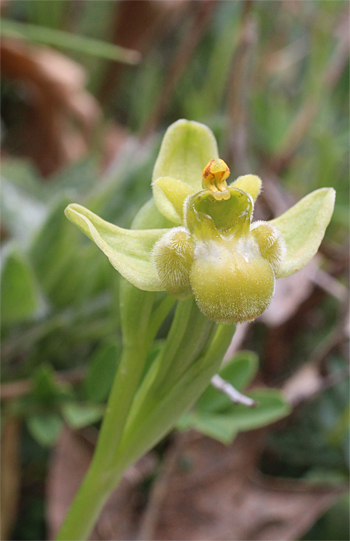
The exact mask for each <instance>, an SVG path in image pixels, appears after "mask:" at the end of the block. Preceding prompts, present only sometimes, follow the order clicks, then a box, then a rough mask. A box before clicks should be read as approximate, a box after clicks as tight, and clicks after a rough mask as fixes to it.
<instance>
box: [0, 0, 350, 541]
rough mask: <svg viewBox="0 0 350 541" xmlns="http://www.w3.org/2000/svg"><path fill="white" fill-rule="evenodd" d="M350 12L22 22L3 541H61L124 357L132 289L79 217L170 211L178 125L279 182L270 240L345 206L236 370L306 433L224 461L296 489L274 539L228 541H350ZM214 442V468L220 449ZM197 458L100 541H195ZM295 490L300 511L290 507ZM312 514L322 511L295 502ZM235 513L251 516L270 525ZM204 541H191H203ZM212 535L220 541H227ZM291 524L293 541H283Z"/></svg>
mask: <svg viewBox="0 0 350 541" xmlns="http://www.w3.org/2000/svg"><path fill="white" fill-rule="evenodd" d="M348 9H349V4H348V2H346V1H345V0H344V1H342V0H314V1H313V0H306V1H299V0H288V1H272V0H267V1H255V2H254V1H249V0H248V1H243V0H242V1H241V0H231V1H221V0H217V1H216V0H197V1H190V0H165V1H162V2H161V1H154V0H142V1H138V0H136V1H131V0H119V1H112V0H110V1H104V0H90V1H84V0H79V1H78V0H12V1H11V0H8V1H2V2H1V13H2V21H1V25H2V37H1V58H2V65H1V82H2V84H1V124H2V139H1V152H2V198H1V211H2V212H1V238H2V271H1V284H2V286H1V287H2V314H1V315H2V326H1V329H2V384H1V398H2V417H3V423H2V456H1V465H2V479H1V495H2V499H1V511H2V535H1V538H2V539H33V540H35V539H36V540H38V539H47V538H49V537H50V536H51V535H52V533H53V532H54V531H55V530H56V529H57V523H58V522H59V521H60V520H61V519H62V508H61V507H62V505H63V504H62V502H65V504H64V505H66V506H67V505H68V503H69V501H70V499H71V497H72V494H71V492H73V493H74V490H76V483H78V484H79V482H80V479H81V476H82V475H83V472H82V473H81V474H79V475H80V477H79V475H78V480H77V481H76V480H75V479H74V482H73V478H74V475H75V472H74V470H75V469H76V470H78V469H79V467H78V466H79V464H82V463H84V460H86V456H89V453H90V452H91V449H90V447H91V446H92V445H93V443H94V441H96V434H97V430H98V426H99V421H100V419H101V416H102V415H103V410H104V405H105V403H106V399H107V396H108V392H109V389H110V385H111V382H112V379H113V375H114V373H115V370H116V368H117V365H118V358H119V355H120V351H121V337H120V330H119V311H118V275H117V273H116V271H114V269H113V268H112V267H111V266H110V264H109V263H108V261H107V259H106V258H105V257H104V256H103V254H102V253H100V252H99V251H98V249H97V248H96V247H95V246H94V245H93V243H90V242H89V241H88V240H86V239H85V238H84V237H83V235H82V234H81V233H80V232H79V231H78V230H77V229H76V228H74V227H73V226H72V225H71V224H70V223H69V222H68V221H67V220H66V219H65V217H64V215H63V210H64V208H65V206H66V205H67V204H68V203H70V202H78V203H81V204H84V205H85V206H87V207H88V208H90V209H91V210H93V211H94V212H96V213H98V214H99V215H101V216H102V217H103V218H104V219H106V220H108V221H112V222H114V223H118V225H121V226H124V227H127V226H129V225H130V223H131V221H132V219H133V217H134V216H135V214H136V212H137V210H138V209H139V208H140V207H141V206H142V204H144V203H145V202H146V201H147V200H148V199H149V197H150V195H151V192H150V179H151V174H152V167H153V164H154V161H155V158H156V156H157V152H158V150H159V145H160V141H161V138H162V135H163V133H164V131H165V129H166V127H167V126H168V125H169V124H170V123H171V122H173V121H175V120H177V119H179V118H188V119H190V120H196V121H199V122H203V123H205V124H207V125H208V126H209V127H210V128H211V129H212V130H213V131H214V133H215V135H216V137H217V139H218V143H219V150H220V155H221V157H222V158H223V159H225V160H226V161H227V163H228V165H229V167H230V169H231V174H232V177H231V178H232V179H233V178H234V177H237V176H239V175H242V174H245V173H248V172H251V173H255V174H258V175H259V176H261V178H262V179H263V183H264V190H263V192H262V195H261V196H260V198H259V203H258V205H257V208H256V214H255V218H256V219H271V218H272V217H274V216H276V215H279V214H281V213H282V212H284V211H285V210H286V209H287V208H289V206H291V205H292V204H293V203H294V202H295V201H297V200H299V199H300V198H301V197H303V196H304V195H306V194H307V193H309V192H310V191H312V190H315V189H317V188H321V187H324V186H333V187H334V188H335V189H336V191H337V200H336V206H335V212H334V216H333V219H332V222H331V224H330V226H329V228H328V230H327V234H326V238H325V240H324V242H323V244H322V246H321V249H320V254H319V255H318V256H317V258H315V259H314V260H313V261H312V262H311V263H310V264H309V265H308V266H307V267H306V269H305V270H304V271H301V272H300V273H298V274H296V275H295V276H294V277H293V279H289V280H290V281H289V282H286V283H284V281H283V280H280V281H279V284H280V285H279V286H278V288H277V290H276V296H275V299H274V301H273V303H272V306H271V307H270V308H269V310H268V311H267V312H266V314H264V315H263V316H261V317H260V318H258V320H257V321H256V322H254V324H250V325H249V326H248V325H241V326H239V329H238V332H237V334H236V338H235V339H234V343H233V344H232V347H231V350H230V355H231V356H232V355H234V354H236V352H237V350H238V349H240V350H241V349H244V350H249V351H250V352H253V353H246V354H245V355H246V357H247V358H249V359H251V358H252V356H254V355H255V356H256V355H258V358H259V363H260V369H259V371H258V373H257V375H256V376H255V379H254V382H253V387H254V386H267V387H269V386H274V387H279V388H281V389H282V390H283V392H284V393H285V394H286V396H287V397H288V398H289V400H290V401H291V403H292V405H293V411H292V414H291V415H289V416H288V417H287V418H286V419H285V420H284V421H281V422H279V423H276V424H275V425H272V426H270V427H268V429H264V430H260V431H258V432H257V431H255V432H248V433H247V434H246V435H245V437H246V438H248V439H246V440H242V439H239V438H237V440H235V442H234V443H233V445H231V446H228V447H225V448H224V447H223V445H222V444H221V443H220V444H216V445H218V446H219V447H218V451H217V452H218V455H216V454H215V453H214V454H213V455H212V456H211V460H212V461H213V464H214V465H215V464H216V461H217V460H218V459H217V458H216V457H217V456H219V455H220V457H221V455H222V454H223V453H228V454H229V455H228V456H236V454H237V453H238V455H239V449H240V448H242V446H243V448H244V446H245V445H247V446H248V447H247V448H248V449H251V448H252V447H254V449H256V452H255V453H254V456H252V457H250V462H249V464H250V466H249V468H250V469H249V471H248V470H247V472H248V473H249V475H251V471H252V470H251V468H252V467H253V466H254V472H255V474H257V472H259V475H260V476H263V477H261V479H265V481H266V479H269V480H270V481H271V479H275V478H276V479H279V478H287V479H288V480H289V481H288V482H289V484H288V486H284V488H283V489H282V488H280V489H278V490H280V492H278V490H277V489H276V492H275V493H274V494H275V503H273V501H272V502H271V503H270V504H269V505H270V507H269V509H268V512H269V513H270V515H269V517H263V518H261V520H262V523H261V524H260V525H259V524H258V523H257V524H255V533H252V531H250V533H249V531H247V530H244V528H243V526H242V530H241V531H239V532H233V530H230V517H221V518H220V521H219V522H220V525H221V526H220V527H221V528H222V524H224V523H225V524H226V528H227V530H226V535H227V537H221V538H227V539H251V540H254V539H266V538H268V539H299V538H303V539H310V540H326V539H327V540H342V539H348V535H349V533H348V528H349V526H348V497H347V495H346V492H347V491H346V487H347V483H348V471H349V470H348V468H349V406H348V396H349V389H348V368H347V359H348V340H349V318H348V313H347V309H348V289H347V287H348V280H347V276H348V251H349V250H348V234H349V227H348V226H349V223H348V222H349V204H348V197H349V159H348V151H349V62H348V60H349V13H348ZM167 325H169V322H167V323H166V324H165V326H164V328H163V331H162V332H163V335H160V336H159V337H158V338H159V340H161V339H162V336H164V335H165V333H166V329H167ZM155 347H156V346H155ZM152 354H153V355H154V354H155V351H153V353H152ZM67 427H69V428H67ZM253 427H254V426H253V425H251V426H250V425H249V423H248V425H247V428H246V429H248V428H253ZM197 428H199V429H200V427H197ZM231 428H232V427H231ZM202 432H204V433H205V434H208V433H209V434H210V433H212V431H211V427H209V428H208V427H206V428H205V429H203V430H202ZM230 433H232V434H231V435H232V438H233V433H234V430H231V432H230ZM191 434H192V439H193V434H194V432H193V431H192V432H191ZM74 438H75V439H74ZM198 438H199V442H202V444H201V445H202V447H200V451H198V449H197V451H196V452H197V453H199V452H200V453H202V454H203V453H205V452H206V451H205V450H206V448H207V447H206V446H208V445H209V444H208V440H207V439H205V438H204V437H202V436H201V437H199V436H198V434H197V439H198ZM200 438H202V439H200ZM232 438H231V439H232ZM249 438H250V439H249ZM217 439H219V440H221V441H224V440H225V438H224V436H223V435H222V437H220V434H219V437H218V438H217ZM194 440H195V441H196V442H197V440H196V438H195V437H194ZM179 442H180V443H179ZM191 442H192V440H191ZM180 444H181V445H180ZM191 445H193V442H192V443H188V440H185V443H184V440H183V437H182V436H179V433H178V432H177V431H175V432H174V433H173V434H172V435H170V436H169V437H168V438H166V440H165V441H164V442H162V443H161V444H160V445H159V446H158V447H157V449H156V450H155V451H154V452H153V453H152V454H151V455H150V457H151V459H152V460H150V462H149V463H147V464H146V465H145V466H144V468H142V467H140V468H139V470H138V473H137V476H136V481H135V476H134V478H133V479H134V481H133V483H132V490H133V493H132V494H133V497H132V498H127V500H128V502H126V501H124V503H123V506H124V507H123V506H120V505H119V504H117V503H115V507H114V508H113V509H112V511H111V510H110V511H109V512H110V515H109V522H108V520H107V519H108V516H107V518H106V519H105V522H104V523H102V525H101V524H100V528H99V529H97V530H96V531H95V534H94V536H95V537H94V539H112V538H113V539H126V538H130V539H131V538H136V536H137V535H139V538H140V539H158V538H163V539H168V538H169V539H179V538H180V537H176V535H179V532H178V531H177V530H176V529H175V530H174V524H173V522H174V520H175V519H173V521H172V520H171V516H173V517H176V514H174V513H173V515H171V512H170V511H171V510H173V511H174V508H175V507H176V506H179V505H180V503H181V502H180V503H179V501H176V492H175V495H173V500H174V499H175V501H173V500H172V501H168V499H167V496H166V495H165V494H166V493H167V491H168V492H171V490H170V488H169V487H170V486H172V485H171V476H172V475H174V471H173V470H174V467H175V466H174V456H176V457H177V459H178V460H177V462H178V463H180V465H182V466H181V468H182V470H183V472H185V473H186V472H187V470H188V469H191V468H190V466H189V461H188V460H187V459H188V456H190V455H191V452H190V451H191ZM79 446H80V447H79ZM89 446H90V447H89ZM186 446H187V447H186ZM188 446H189V447H188ZM223 449H225V450H223ZM186 450H187V451H186ZM186 452H187V454H186ZM230 453H231V454H230ZM235 453H236V454H235ZM202 454H201V459H202V460H203V456H202ZM243 454H244V453H243ZM73 455H74V457H75V460H76V462H75V468H74V467H73V468H72V464H71V463H69V464H67V460H68V461H69V458H70V459H72V457H73ZM67 457H68V459H67ZM150 457H149V458H150ZM207 459H208V457H206V460H207ZM198 460H199V459H198ZM237 460H238V459H237ZM226 462H227V461H226ZM226 462H225V463H226ZM205 464H207V463H205ZM213 464H212V465H213ZM176 467H180V466H179V465H178V464H177V466H176ZM245 467H246V466H244V467H243V465H242V464H241V463H239V465H238V470H239V471H241V470H242V469H244V468H245ZM69 468H71V469H69ZM181 468H180V469H181ZM83 469H84V468H83ZM204 469H205V467H204ZM182 470H181V471H182ZM230 471H231V470H230ZM244 471H246V470H244ZM183 472H182V474H183V475H185V473H183ZM247 472H246V473H247ZM214 473H215V472H214ZM231 473H232V472H231ZM248 473H247V476H248ZM187 474H188V472H187ZM188 475H191V473H189V474H188ZM214 477H215V475H214ZM219 477H220V476H219V475H218V478H217V479H216V478H215V483H219ZM60 479H64V480H65V481H64V483H63V482H61V483H60ZM169 479H170V481H169ZM234 479H235V477H233V481H232V483H233V484H234ZM265 481H264V482H265ZM270 481H269V482H270ZM212 482H214V481H213V480H211V481H210V483H212ZM276 482H277V481H276ZM70 483H71V484H72V487H71V486H70ZM74 483H75V484H74ZM169 483H170V485H169ZM296 483H297V484H296ZM259 486H260V489H259V490H261V491H262V490H263V489H262V488H261V487H262V486H263V481H261V484H260V485H259ZM271 486H272V485H271ZM271 486H270V485H269V488H267V486H265V489H264V490H265V491H266V492H263V494H260V496H259V497H260V500H259V497H258V495H257V494H258V489H256V490H255V491H253V492H252V489H251V488H250V490H251V493H252V494H253V495H251V497H253V496H254V498H257V501H258V502H260V504H261V506H262V507H264V505H265V504H264V502H265V501H267V500H266V497H267V496H266V494H267V493H268V494H269V495H271V491H272V490H275V489H272V488H271ZM74 487H75V488H74ZM157 487H158V489H159V487H161V488H160V489H159V490H157ZM164 487H165V488H164ZM165 489H167V490H165ZM121 490H124V489H123V487H122V489H121ZM128 490H129V491H130V487H129V488H128ZM162 490H163V492H162ZM203 490H204V489H203ZM207 490H208V488H207ZM281 491H282V492H283V495H284V496H283V497H284V498H286V501H285V507H284V509H289V511H288V512H287V511H286V512H284V511H283V509H282V508H281V509H280V508H279V507H278V505H277V502H278V500H279V499H280V498H279V496H278V494H281ZM124 492H125V491H124ZM159 493H161V494H162V495H161V496H159ZM209 493H210V491H209ZM224 493H225V488H224V487H222V486H221V487H220V494H221V495H222V494H224ZM296 493H298V494H299V495H300V494H302V495H303V498H306V496H307V497H308V498H309V499H304V500H300V501H299V500H298V502H297V503H296V501H294V499H293V498H295V494H296ZM127 494H128V495H130V494H129V492H127ZM179 494H180V492H179ZM124 496H125V494H124ZM202 496H203V495H202ZM289 497H290V500H289V499H288V498H289ZM196 498H197V499H198V498H199V496H198V494H197V496H196ZM124 499H125V498H124ZM213 499H214V500H215V498H213ZM67 501H68V503H66V502H67ZM64 505H63V508H64ZM118 505H119V507H118ZM215 505H216V506H217V505H218V503H217V502H215V501H212V502H211V503H210V506H211V507H210V511H211V512H212V513H213V516H215V513H217V512H218V510H217V509H216V507H215ZM230 505H231V507H228V509H229V515H230V516H235V513H237V512H239V513H243V514H244V512H246V513H247V516H248V517H249V516H250V515H249V513H250V514H251V511H249V509H247V510H246V511H244V509H243V510H242V508H239V507H238V506H236V507H237V509H236V507H235V505H233V508H232V504H230ZM266 505H267V504H266ZM60 506H61V507H60ZM130 506H131V507H130ZM174 506H175V507H174ZM293 506H294V507H293ZM131 508H132V509H131ZM164 509H165V510H168V514H169V513H170V514H169V516H170V518H169V517H168V519H167V520H168V523H166V524H165V522H166V518H162V520H160V516H161V515H162V513H161V511H162V510H163V511H164ZM169 509H170V511H169ZM155 510H156V511H155ZM291 510H292V511H291ZM107 511H108V510H107ZM111 513H112V516H116V517H117V518H118V517H119V519H120V517H122V520H124V522H125V524H127V525H128V527H129V530H127V529H126V530H124V531H121V530H120V529H118V528H120V525H119V526H117V525H116V524H115V522H113V520H112V519H111ZM118 513H119V514H118ZM286 513H287V515H288V513H289V515H290V516H289V515H288V517H289V518H288V517H287V518H286ZM163 514H164V513H163ZM165 515H166V513H165ZM130 516H132V517H133V518H132V521H131V519H130ZM150 516H151V519H150ZM254 516H255V515H254ZM127 517H129V518H127ZM135 517H136V518H135ZM155 517H156V518H155ZM180 517H181V515H180ZM192 519H193V517H192ZM152 520H153V522H152ZM177 520H180V518H178V519H177ZM203 520H204V519H203ZM207 520H209V519H207ZM225 520H227V523H226V522H225ZM251 520H252V521H253V522H254V521H255V519H254V520H253V519H251ZM128 521H129V522H130V521H131V522H130V524H129V522H128ZM135 521H136V522H137V521H138V526H137V527H136V526H135ZM204 521H205V520H204ZM269 521H270V522H269ZM117 522H118V521H117ZM119 522H120V520H119ZM192 522H193V520H192ZM192 522H191V520H190V519H189V518H188V517H187V518H186V524H187V528H188V529H187V530H186V528H184V530H183V532H182V533H181V535H182V537H181V539H191V538H194V537H191V531H192V530H191V524H192ZM214 522H215V521H214ZM248 522H249V520H248ZM107 523H108V524H109V526H108V527H107V526H106V524H107ZM212 523H213V521H212V522H211V526H210V528H209V527H208V530H205V538H206V539H214V538H218V537H217V536H218V535H219V534H218V531H219V532H221V534H220V535H222V536H223V535H224V534H222V531H223V530H220V528H219V530H218V531H217V530H215V529H214V530H215V531H214V530H213V528H212ZM270 523H273V524H277V526H276V528H277V530H274V532H275V533H271V532H272V530H269V529H267V530H266V531H267V532H268V533H266V532H265V533H264V527H265V528H267V527H268V526H267V524H270ZM150 524H151V526H150ZM164 524H165V525H164ZM270 526H271V524H270ZM270 526H269V527H270ZM192 527H193V524H192ZM108 528H109V529H108ZM125 528H126V526H125ZM162 528H163V529H162ZM137 532H138V533H137ZM140 532H141V533H143V534H144V535H143V536H142V535H141V534H140ZM145 532H146V533H145ZM164 532H165V533H164ZM174 532H176V535H175V533H174ZM227 532H229V533H227ZM262 532H263V533H262ZM276 532H277V533H276ZM161 535H163V537H161ZM264 535H265V537H264ZM269 535H270V536H269ZM266 536H267V537H266Z"/></svg>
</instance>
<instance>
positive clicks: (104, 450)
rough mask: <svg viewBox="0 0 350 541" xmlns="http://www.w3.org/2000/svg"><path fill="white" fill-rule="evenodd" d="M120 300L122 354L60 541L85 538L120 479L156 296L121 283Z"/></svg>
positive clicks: (148, 342)
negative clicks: (120, 456)
mask: <svg viewBox="0 0 350 541" xmlns="http://www.w3.org/2000/svg"><path fill="white" fill-rule="evenodd" d="M120 297H121V298H120V302H121V305H122V307H123V309H122V310H121V313H122V328H123V346H124V347H123V354H122V358H121V361H120V365H119V369H118V371H117V374H116V377H115V379H114V383H113V386H112V390H111V393H110V396H109V400H108V404H107V408H106V413H105V417H104V420H103V423H102V426H101V430H100V436H99V440H98V443H97V447H96V450H95V453H94V457H93V460H92V463H91V465H90V468H89V471H88V474H87V476H86V478H85V479H84V481H83V483H82V485H81V487H80V489H79V491H78V493H77V495H76V497H75V500H74V501H73V504H72V507H71V509H70V510H69V513H68V514H67V517H66V519H65V521H64V524H63V526H62V528H61V530H60V532H59V535H58V539H60V540H67V541H68V540H79V539H85V538H86V536H87V535H88V534H89V532H90V530H91V528H92V527H93V525H94V523H95V521H96V518H97V517H98V515H99V512H100V510H101V509H102V507H103V504H104V503H105V501H106V499H107V498H108V496H109V494H110V492H111V491H112V490H113V488H114V487H115V486H116V485H117V483H118V481H119V478H120V475H119V473H118V472H117V471H116V468H115V464H114V462H115V457H116V454H117V450H118V446H119V443H120V440H121V437H122V435H123V430H124V426H125V423H126V420H127V418H128V414H129V411H130V408H131V406H132V402H133V399H134V396H135V393H136V391H137V388H138V386H139V384H140V380H141V377H142V373H143V370H144V365H145V362H146V358H147V353H148V349H149V346H150V340H149V336H148V332H147V331H148V325H149V320H150V316H151V310H152V306H153V302H154V297H155V294H153V293H148V292H144V291H140V290H138V289H136V288H135V287H133V286H132V285H131V284H129V283H128V282H126V281H123V283H122V284H121V296H120ZM84 505H86V508H87V511H86V512H85V511H84ZM81 522H84V525H81V524H80V523H81Z"/></svg>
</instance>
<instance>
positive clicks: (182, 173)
mask: <svg viewBox="0 0 350 541" xmlns="http://www.w3.org/2000/svg"><path fill="white" fill-rule="evenodd" d="M218 157H219V155H218V149H217V144H216V140H215V137H214V135H213V133H212V131H211V130H210V129H209V128H207V126H204V124H200V123H199V122H191V121H189V120H178V121H177V122H175V123H174V124H172V125H171V126H170V127H169V128H168V129H167V131H166V133H165V136H164V139H163V142H162V145H161V147H160V152H159V155H158V158H157V161H156V164H155V166H154V170H153V177H152V180H153V181H155V180H157V179H158V178H160V177H171V178H175V179H177V180H181V181H182V182H184V183H185V184H188V186H190V187H191V188H193V189H194V190H195V191H199V190H201V189H202V172H203V169H204V167H205V166H206V165H207V163H208V161H209V160H211V159H216V158H218Z"/></svg>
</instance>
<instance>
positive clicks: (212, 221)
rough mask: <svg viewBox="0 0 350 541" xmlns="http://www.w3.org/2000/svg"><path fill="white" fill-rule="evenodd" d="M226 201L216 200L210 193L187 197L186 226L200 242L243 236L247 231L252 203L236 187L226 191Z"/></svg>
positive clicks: (204, 192) (206, 191) (207, 191)
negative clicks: (207, 239)
mask: <svg viewBox="0 0 350 541" xmlns="http://www.w3.org/2000/svg"><path fill="white" fill-rule="evenodd" d="M228 192H229V195H230V197H229V199H217V198H216V197H215V194H213V193H212V192H211V191H209V190H202V191H201V192H198V193H196V194H194V195H193V196H189V197H188V198H187V200H186V202H185V212H184V215H185V224H186V227H187V228H188V229H189V230H190V231H191V233H194V234H195V235H199V236H200V237H201V238H202V239H204V238H206V237H208V238H218V237H220V236H221V235H225V236H226V235H228V234H229V235H232V234H234V235H236V234H237V235H243V234H245V233H247V232H248V231H249V228H250V220H251V216H252V213H253V207H254V205H253V201H252V198H251V196H250V195H249V194H247V193H246V192H244V191H243V190H240V189H239V188H235V187H230V188H228Z"/></svg>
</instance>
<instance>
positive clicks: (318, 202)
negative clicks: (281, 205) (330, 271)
mask: <svg viewBox="0 0 350 541" xmlns="http://www.w3.org/2000/svg"><path fill="white" fill-rule="evenodd" d="M334 200H335V191H334V189H333V188H321V189H320V190H316V191H314V192H312V193H310V194H309V195H307V196H306V197H304V198H303V199H302V200H301V201H299V203H297V204H296V205H294V206H293V207H292V208H290V209H289V210H287V212H285V213H284V214H282V216H280V217H279V218H276V219H275V220H272V221H271V222H268V223H270V224H271V225H274V226H275V227H277V229H278V230H279V231H280V232H281V234H282V236H283V238H284V241H285V243H286V249H287V251H286V255H285V258H284V260H283V261H282V264H281V268H280V269H279V272H278V274H277V278H283V277H284V276H290V275H291V274H294V273H295V272H297V271H299V270H300V269H302V268H303V267H305V265H306V264H307V263H308V262H309V261H310V259H311V258H312V257H313V256H314V255H315V254H316V252H317V250H318V248H319V246H320V244H321V241H322V239H323V237H324V234H325V231H326V228H327V226H328V224H329V222H330V220H331V217H332V213H333V208H334Z"/></svg>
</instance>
